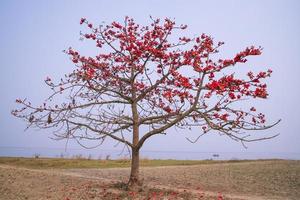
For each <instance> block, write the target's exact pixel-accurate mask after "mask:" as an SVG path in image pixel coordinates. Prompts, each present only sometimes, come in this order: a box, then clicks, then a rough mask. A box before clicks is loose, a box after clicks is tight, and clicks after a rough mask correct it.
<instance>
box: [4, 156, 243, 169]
mask: <svg viewBox="0 0 300 200" xmlns="http://www.w3.org/2000/svg"><path fill="white" fill-rule="evenodd" d="M236 162H249V160H230V161H217V160H171V159H170V160H150V159H141V160H140V165H141V166H142V167H158V166H174V165H202V164H216V163H236ZM0 164H9V165H13V166H20V167H27V168H33V169H70V168H101V169H102V168H123V167H130V160H129V159H117V160H92V159H86V158H81V159H75V158H74V159H65V158H21V157H15V158H14V157H0Z"/></svg>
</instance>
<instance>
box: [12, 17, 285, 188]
mask: <svg viewBox="0 0 300 200" xmlns="http://www.w3.org/2000/svg"><path fill="white" fill-rule="evenodd" d="M80 24H82V25H86V27H87V29H88V30H89V31H88V33H86V34H84V33H81V37H82V38H81V39H88V40H91V41H94V42H95V43H96V46H97V47H98V48H99V49H100V53H98V54H97V55H96V56H95V57H86V56H82V55H81V54H80V53H79V52H78V51H76V50H74V49H73V48H69V49H68V50H66V51H64V52H65V53H66V54H67V55H68V56H69V57H70V59H71V60H72V62H73V63H74V65H75V66H76V68H75V70H74V71H73V72H71V73H70V74H67V75H66V76H65V78H64V79H61V81H60V82H59V83H58V84H54V83H53V82H52V80H51V79H50V78H47V79H46V80H45V82H46V84H47V85H48V86H50V87H51V89H52V90H53V94H52V95H51V96H50V97H49V98H48V99H47V100H46V101H45V102H44V103H43V104H42V105H41V106H33V105H32V104H31V103H30V102H29V101H27V100H26V99H25V100H21V99H17V100H16V101H17V103H19V104H21V105H22V108H20V109H17V110H13V111H12V114H13V115H15V116H17V117H19V118H23V119H25V120H26V121H27V122H28V127H38V128H41V129H46V128H55V131H54V134H55V136H56V137H57V138H59V139H64V138H72V139H75V140H77V141H78V142H79V143H81V141H82V140H83V139H87V140H97V141H99V143H100V144H101V143H102V142H103V141H104V140H105V139H106V138H111V139H113V140H116V141H117V142H119V143H122V144H124V145H125V146H126V147H128V148H129V149H130V150H131V159H132V160H131V174H130V178H129V186H132V187H134V186H136V185H137V184H138V183H139V180H140V179H139V152H140V149H141V147H142V146H143V144H144V143H145V141H147V140H148V139H149V138H151V137H152V136H155V135H157V134H165V133H166V131H167V130H168V129H169V128H171V127H174V126H175V127H178V128H181V129H186V128H189V129H190V128H191V127H197V128H198V129H199V130H200V131H199V132H200V134H199V137H200V136H201V135H203V134H207V133H208V132H209V131H213V130H214V131H217V132H219V133H220V134H223V135H226V136H228V137H230V138H231V139H233V140H237V141H240V142H242V143H244V142H250V141H257V140H263V139H270V138H273V137H275V136H276V135H273V136H271V137H261V136H260V137H258V138H257V137H254V138H253V137H252V136H251V135H248V134H246V133H245V131H248V130H264V129H268V128H271V127H272V126H274V125H276V124H277V123H278V122H279V121H278V122H276V123H273V124H271V125H265V122H266V120H265V115H264V114H262V113H259V112H257V111H256V109H255V108H254V107H251V108H243V109H240V108H238V106H237V103H238V102H240V101H242V100H247V99H255V98H262V99H266V98H267V96H268V93H267V90H266V89H267V85H266V84H265V83H263V82H262V81H263V79H265V78H267V77H269V76H270V75H271V73H272V71H271V70H267V71H265V72H259V73H257V74H255V73H253V72H249V73H248V74H247V76H245V77H244V78H237V77H236V75H235V74H234V73H229V72H228V70H227V69H230V68H232V67H237V65H238V64H241V63H245V62H246V61H247V59H246V58H247V57H249V56H257V55H260V54H261V52H262V48H261V47H259V48H256V47H254V46H251V47H247V48H246V49H245V50H243V51H241V52H240V53H238V54H236V55H235V56H234V57H233V58H232V59H216V56H217V53H218V49H219V47H220V46H222V45H223V44H224V43H223V42H218V43H214V41H213V39H212V37H210V36H208V35H206V34H201V35H200V36H198V37H194V38H188V37H179V39H177V40H176V41H175V39H174V38H173V40H174V41H175V42H171V41H170V40H171V39H170V37H171V35H172V33H173V32H174V31H183V30H184V29H186V28H187V26H186V25H179V26H178V25H176V24H175V22H174V21H172V20H170V19H165V20H163V21H162V22H161V21H160V20H159V19H153V18H151V24H150V25H149V26H140V25H138V24H136V23H135V22H134V20H133V19H131V18H129V17H126V18H125V20H124V23H122V24H121V23H118V22H112V23H111V24H109V25H104V24H103V25H100V26H98V27H95V26H94V25H93V24H91V23H89V22H88V21H87V20H86V19H85V18H82V19H81V21H80ZM213 58H215V59H213ZM61 96H62V97H66V98H65V101H64V102H63V103H57V104H55V105H53V103H51V102H54V98H56V97H61ZM56 101H59V100H56ZM144 127H147V129H145V128H144ZM140 130H148V131H146V132H142V133H141V132H140ZM199 137H198V138H199ZM198 138H197V139H196V140H190V139H189V140H190V141H191V142H196V141H197V140H198Z"/></svg>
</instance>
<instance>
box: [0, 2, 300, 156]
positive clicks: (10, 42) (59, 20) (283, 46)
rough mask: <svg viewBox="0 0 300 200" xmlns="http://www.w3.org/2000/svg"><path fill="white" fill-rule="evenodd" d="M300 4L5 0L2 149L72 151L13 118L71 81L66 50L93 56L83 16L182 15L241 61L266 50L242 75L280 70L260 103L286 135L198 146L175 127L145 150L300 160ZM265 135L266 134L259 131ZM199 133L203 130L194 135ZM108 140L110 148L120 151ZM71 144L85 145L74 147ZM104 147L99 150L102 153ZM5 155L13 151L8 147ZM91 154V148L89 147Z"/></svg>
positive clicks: (207, 140) (140, 18) (141, 18)
mask: <svg viewBox="0 0 300 200" xmlns="http://www.w3.org/2000/svg"><path fill="white" fill-rule="evenodd" d="M299 10H300V1H297V0H294V1H291V0H282V1H279V0H278V1H271V0H270V1H263V0H253V1H238V0H236V1H233V0H232V1H199V0H198V1H196V0H194V1H179V0H177V1H176V0H172V1H171V0H170V1H166V0H165V1H161V0H152V1H151V0H149V1H146V0H139V1H100V0H99V1H75V0H73V1H71V0H69V1H62V0H52V1H45V0H44V1H38V0H36V1H34V0H28V1H21V0H19V1H16V0H15V1H13V0H2V1H0V18H1V30H0V46H1V49H0V58H1V70H2V71H1V74H0V76H1V78H0V85H1V91H0V92H1V104H0V113H1V114H0V136H1V140H0V147H1V146H21V147H23V146H26V147H55V148H60V147H62V148H63V147H64V144H65V142H57V141H53V140H50V139H49V137H50V136H51V133H50V132H49V131H47V132H46V131H37V130H28V131H26V132H24V128H25V123H23V122H22V121H21V120H18V119H16V118H14V117H12V116H11V115H10V111H11V110H12V109H13V108H15V107H16V104H15V103H14V101H15V99H16V98H19V97H20V98H24V97H28V98H29V99H31V100H32V101H33V102H35V103H39V102H42V100H43V99H44V98H45V97H46V96H47V95H48V94H49V93H50V90H49V89H48V88H47V87H46V86H45V85H44V82H43V80H44V78H45V77H46V76H48V75H49V76H51V77H56V78H59V77H63V75H64V73H66V72H70V71H71V70H72V69H73V68H72V63H71V62H70V61H69V59H68V57H67V56H66V55H65V54H63V53H62V50H64V49H66V48H68V47H69V46H72V47H74V48H77V49H80V50H82V51H83V52H85V53H88V52H91V50H90V49H89V48H87V47H90V46H89V45H86V44H85V43H82V42H80V41H79V40H78V39H79V32H80V30H82V27H81V26H80V25H79V20H80V18H81V17H86V18H88V19H89V20H90V21H92V22H94V23H98V22H99V23H101V22H102V21H106V22H111V21H114V20H117V21H120V20H123V19H124V16H126V15H128V16H131V17H133V18H134V19H135V20H136V21H137V22H138V23H141V24H145V23H148V22H149V15H152V16H154V17H161V18H164V17H170V18H175V19H176V21H177V22H178V23H179V24H181V23H183V24H187V25H188V26H189V29H188V32H187V34H189V35H195V34H201V33H203V32H204V33H207V34H209V35H212V36H213V37H214V38H215V40H217V41H224V42H225V45H224V47H223V48H222V49H221V54H220V55H222V56H223V57H230V56H233V55H234V54H235V53H237V52H239V51H240V50H242V49H244V48H245V47H246V46H249V45H257V46H258V45H261V46H263V47H264V52H263V55H262V56H260V57H255V58H253V59H250V62H249V63H248V64H247V65H245V66H243V67H242V69H241V70H240V71H241V72H246V71H249V70H253V71H259V70H265V69H268V68H272V69H273V71H274V73H273V76H272V77H271V79H269V80H268V84H269V92H270V97H269V99H268V100H266V101H257V102H254V104H253V105H256V106H257V107H258V108H260V109H261V110H262V111H263V112H264V113H266V115H267V118H268V119H270V120H271V121H275V120H277V119H279V118H281V119H282V122H281V123H280V124H279V125H278V126H276V127H275V128H273V129H270V130H267V131H266V132H265V134H267V135H268V134H269V135H272V134H276V133H280V136H279V137H277V138H275V139H273V140H268V141H262V142H256V143H251V144H248V147H249V148H248V149H244V148H243V147H242V145H241V144H240V143H237V142H234V141H231V140H230V139H229V138H227V137H220V136H219V135H217V134H212V135H207V136H204V137H202V138H201V139H200V140H199V141H198V143H196V144H190V143H189V142H187V141H186V140H185V136H187V135H186V134H185V133H182V132H178V133H176V132H174V131H173V130H169V134H168V135H167V136H157V137H155V138H153V139H152V140H151V142H148V143H146V144H145V146H144V148H143V149H144V150H155V151H167V150H170V151H197V152H208V151H210V152H211V151H217V152H246V153H247V152H258V153H263V152H269V153H274V155H275V153H276V152H277V153H278V152H279V153H280V152H290V153H291V152H293V153H297V158H298V159H300V145H299V143H300V134H299V126H298V125H299V124H298V123H299V114H300V106H299V97H300V89H299V87H300V79H299V74H300V65H299V63H300V48H299V47H300V37H299V35H300V12H299ZM258 134H260V133H258ZM189 135H192V136H196V133H195V132H194V133H189ZM113 144H114V142H109V141H108V142H107V143H105V144H104V146H103V147H101V148H102V149H111V148H113ZM70 146H71V147H74V148H79V147H78V146H77V145H76V144H73V143H72V142H71V143H70ZM101 148H99V149H98V151H99V152H101ZM0 151H2V152H0V153H1V155H4V154H9V150H7V149H6V150H3V149H1V148H0ZM83 151H84V150H83Z"/></svg>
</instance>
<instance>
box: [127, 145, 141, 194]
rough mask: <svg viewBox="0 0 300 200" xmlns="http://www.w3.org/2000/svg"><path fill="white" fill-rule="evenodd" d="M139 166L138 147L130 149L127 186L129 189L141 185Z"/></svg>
mask: <svg viewBox="0 0 300 200" xmlns="http://www.w3.org/2000/svg"><path fill="white" fill-rule="evenodd" d="M139 168H140V156H139V149H132V157H131V172H130V178H129V182H128V187H129V188H130V189H133V190H134V189H136V188H138V187H139V186H140V185H141V181H140V178H139Z"/></svg>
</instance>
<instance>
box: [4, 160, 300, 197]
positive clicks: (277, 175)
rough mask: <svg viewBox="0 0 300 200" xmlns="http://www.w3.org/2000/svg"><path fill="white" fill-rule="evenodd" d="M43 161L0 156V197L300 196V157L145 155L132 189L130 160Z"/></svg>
mask: <svg viewBox="0 0 300 200" xmlns="http://www.w3.org/2000/svg"><path fill="white" fill-rule="evenodd" d="M45 160H46V161H45ZM45 160H44V159H20V158H19V160H16V158H14V159H12V158H1V159H0V194H1V195H2V198H0V199H65V200H66V199H67V198H69V199H70V200H71V199H147V198H146V197H153V195H154V196H156V197H157V198H156V199H163V198H165V199H168V198H169V199H217V195H218V193H219V192H220V193H222V194H223V197H224V198H223V199H253V200H254V199H255V200H257V199H295V200H296V199H300V161H291V160H263V161H262V160H260V161H243V162H225V161H193V162H192V161H191V162H190V161H174V160H164V161H163V160H145V163H144V164H143V165H146V166H149V167H142V169H141V175H142V177H143V179H144V186H145V187H144V190H143V191H141V192H139V193H138V194H132V193H130V192H128V191H125V190H124V189H123V188H122V185H123V184H124V182H126V181H127V178H128V176H129V169H128V168H124V167H126V166H128V164H129V163H128V162H129V161H128V160H127V159H124V160H116V161H105V162H106V165H104V164H101V165H100V166H101V167H103V168H105V169H101V168H99V169H95V168H96V167H97V166H96V165H95V164H92V163H94V162H96V163H99V162H100V163H102V162H104V161H93V160H90V161H89V160H81V161H80V160H78V162H79V163H80V162H82V163H85V164H82V163H81V164H78V163H77V160H66V159H45ZM58 160H60V161H58ZM42 161H44V162H46V163H48V164H42V165H41V164H40V162H42ZM63 161H64V162H63ZM74 161H76V162H74ZM60 162H61V163H60ZM68 162H70V163H71V164H70V163H69V164H65V163H68ZM1 163H2V164H1ZM24 163H25V164H24ZM32 163H35V164H32ZM37 163H39V164H37ZM50 163H52V165H51V164H50ZM53 163H56V164H53ZM58 163H60V164H58ZM62 163H64V164H62ZM76 163H77V164H76ZM3 164H5V165H3ZM22 164H24V166H25V167H26V168H23V167H21V166H22ZM166 165H181V166H166ZM1 166H2V167H1ZM79 166H84V167H85V169H78V167H79ZM109 166H112V167H117V166H122V168H108V167H109ZM152 166H156V167H152ZM159 166H160V167H159ZM71 167H74V168H75V169H70V168H71ZM76 168H77V169H76ZM87 168H90V169H87ZM47 195H48V198H46V196H47ZM159 195H160V197H158V196H159ZM167 197H168V198H167ZM150 199H151V198H150Z"/></svg>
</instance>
